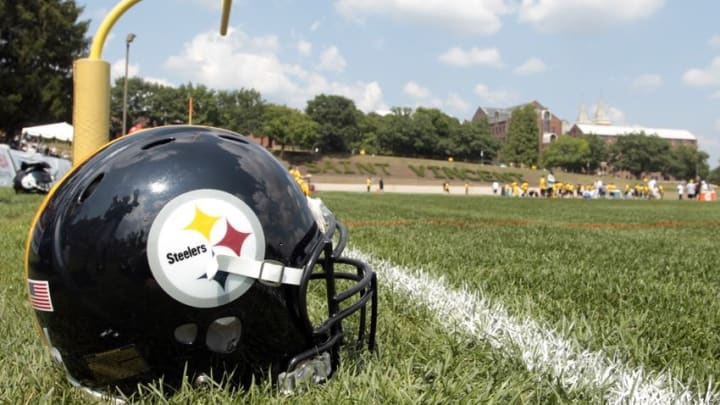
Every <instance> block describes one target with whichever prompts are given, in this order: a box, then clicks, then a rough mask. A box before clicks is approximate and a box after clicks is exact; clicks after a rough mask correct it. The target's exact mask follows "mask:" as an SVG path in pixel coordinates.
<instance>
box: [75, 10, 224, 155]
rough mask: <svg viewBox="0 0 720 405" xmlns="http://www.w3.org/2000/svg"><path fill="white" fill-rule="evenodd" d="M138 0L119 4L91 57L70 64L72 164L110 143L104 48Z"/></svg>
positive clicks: (107, 18)
mask: <svg viewBox="0 0 720 405" xmlns="http://www.w3.org/2000/svg"><path fill="white" fill-rule="evenodd" d="M140 1H142V0H122V1H120V2H119V3H118V4H117V5H116V6H115V7H114V8H113V9H112V10H111V11H110V13H108V15H107V16H105V19H104V20H103V22H102V24H100V27H99V28H98V30H97V33H96V34H95V37H93V41H92V45H91V47H90V55H89V56H88V57H87V58H81V59H78V60H76V61H75V62H74V63H73V127H74V128H75V133H74V138H73V147H72V151H73V165H77V164H79V163H80V162H83V161H84V160H85V159H87V158H88V157H89V156H91V155H92V154H93V153H94V152H95V151H96V150H98V149H99V148H100V147H101V146H103V145H105V144H106V143H108V141H109V140H110V63H109V62H107V61H104V60H102V51H103V46H104V45H105V39H106V38H107V36H108V33H109V32H110V30H111V29H112V27H113V26H114V25H115V23H116V22H117V20H118V19H119V18H120V17H121V16H122V15H123V14H125V12H126V11H127V10H128V9H130V7H132V6H134V5H135V4H137V3H139V2H140ZM231 5H232V0H222V16H221V20H220V34H221V35H225V34H226V33H227V28H228V21H229V19H230V8H231Z"/></svg>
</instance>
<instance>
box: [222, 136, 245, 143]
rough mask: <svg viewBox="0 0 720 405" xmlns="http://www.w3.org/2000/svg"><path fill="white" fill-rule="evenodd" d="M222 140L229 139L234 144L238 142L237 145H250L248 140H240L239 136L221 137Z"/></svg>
mask: <svg viewBox="0 0 720 405" xmlns="http://www.w3.org/2000/svg"><path fill="white" fill-rule="evenodd" d="M220 138H222V139H227V140H228V141H233V142H237V143H242V144H246V145H247V143H248V141H247V140H245V139H243V138H238V137H237V136H230V135H220Z"/></svg>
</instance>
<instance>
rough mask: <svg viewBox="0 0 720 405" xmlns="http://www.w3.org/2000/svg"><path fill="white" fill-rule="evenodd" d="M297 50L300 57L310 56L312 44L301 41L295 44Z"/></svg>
mask: <svg viewBox="0 0 720 405" xmlns="http://www.w3.org/2000/svg"><path fill="white" fill-rule="evenodd" d="M297 50H298V52H299V53H300V55H302V56H310V54H311V53H312V44H311V43H310V42H308V41H304V40H302V39H301V40H299V41H298V43H297Z"/></svg>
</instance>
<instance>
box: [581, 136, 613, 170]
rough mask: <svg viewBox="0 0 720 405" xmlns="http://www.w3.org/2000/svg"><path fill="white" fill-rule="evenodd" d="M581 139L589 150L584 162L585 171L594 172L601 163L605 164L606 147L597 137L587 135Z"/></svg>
mask: <svg viewBox="0 0 720 405" xmlns="http://www.w3.org/2000/svg"><path fill="white" fill-rule="evenodd" d="M582 138H583V139H585V141H586V142H587V143H588V147H589V148H590V152H589V154H588V160H587V162H585V169H587V170H588V171H594V170H596V169H597V168H599V167H600V163H601V162H607V160H608V147H607V145H606V144H605V141H603V140H602V138H600V136H599V135H595V134H587V135H583V136H582Z"/></svg>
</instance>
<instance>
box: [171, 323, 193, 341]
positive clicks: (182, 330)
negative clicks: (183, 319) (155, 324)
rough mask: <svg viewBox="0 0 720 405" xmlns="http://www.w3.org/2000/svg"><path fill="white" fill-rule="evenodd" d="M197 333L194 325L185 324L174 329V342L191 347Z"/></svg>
mask: <svg viewBox="0 0 720 405" xmlns="http://www.w3.org/2000/svg"><path fill="white" fill-rule="evenodd" d="M197 333H198V327H197V325H196V324H194V323H186V324H184V325H180V326H178V327H177V328H175V340H177V341H178V342H180V343H182V344H185V345H191V344H193V343H195V340H197Z"/></svg>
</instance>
